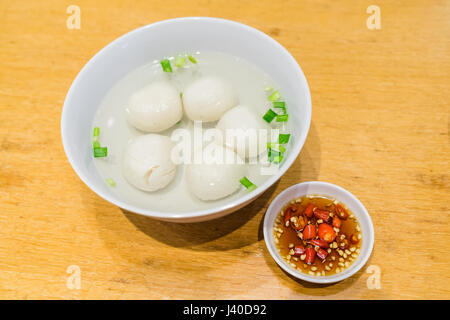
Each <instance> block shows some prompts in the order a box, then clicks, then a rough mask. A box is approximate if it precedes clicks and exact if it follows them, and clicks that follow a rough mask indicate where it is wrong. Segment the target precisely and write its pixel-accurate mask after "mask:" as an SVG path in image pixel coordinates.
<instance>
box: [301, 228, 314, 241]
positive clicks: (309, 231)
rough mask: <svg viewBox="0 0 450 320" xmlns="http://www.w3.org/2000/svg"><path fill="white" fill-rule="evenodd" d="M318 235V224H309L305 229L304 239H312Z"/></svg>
mask: <svg viewBox="0 0 450 320" xmlns="http://www.w3.org/2000/svg"><path fill="white" fill-rule="evenodd" d="M315 237H316V226H313V225H312V224H309V225H307V226H306V227H305V229H303V240H310V239H314V238H315Z"/></svg>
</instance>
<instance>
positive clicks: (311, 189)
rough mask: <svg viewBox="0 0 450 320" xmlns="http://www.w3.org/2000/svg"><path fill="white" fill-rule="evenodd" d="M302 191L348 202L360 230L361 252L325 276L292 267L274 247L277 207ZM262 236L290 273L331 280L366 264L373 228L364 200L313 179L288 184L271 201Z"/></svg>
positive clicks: (273, 254) (343, 276)
mask: <svg viewBox="0 0 450 320" xmlns="http://www.w3.org/2000/svg"><path fill="white" fill-rule="evenodd" d="M305 195H321V196H326V197H329V198H332V199H336V200H338V201H340V202H342V203H343V204H345V206H347V208H348V209H350V210H351V211H352V212H353V214H354V215H355V216H356V218H357V219H358V222H359V224H360V226H361V232H362V246H361V252H360V254H359V256H358V258H357V259H356V260H355V261H354V262H353V264H352V265H351V266H350V267H348V268H347V269H345V270H344V271H343V272H340V273H338V274H335V275H331V276H325V277H322V276H311V275H308V274H305V273H303V272H300V271H298V270H295V269H294V268H292V267H291V266H290V265H289V264H288V263H287V262H286V261H285V260H284V259H283V258H282V257H281V255H280V253H279V252H278V250H277V248H276V247H275V243H274V241H273V239H274V237H273V225H274V222H275V218H276V217H277V215H278V213H279V212H280V210H281V209H282V208H283V207H284V206H285V205H286V204H287V203H288V202H290V201H291V200H293V199H295V198H298V197H301V196H305ZM264 239H265V241H266V246H267V249H268V250H269V252H270V254H271V255H272V257H273V258H274V259H275V261H276V263H277V264H278V265H279V266H280V267H281V268H282V269H283V270H284V271H286V272H287V273H289V274H290V275H292V276H294V277H296V278H299V279H302V280H305V281H308V282H314V283H333V282H338V281H341V280H344V279H346V278H348V277H350V276H352V275H353V274H355V273H356V272H358V270H359V269H361V268H362V267H363V266H364V265H365V264H366V262H367V260H368V259H369V257H370V254H371V253H372V249H373V242H374V230H373V225H372V220H371V219H370V216H369V213H368V212H367V210H366V208H365V207H364V206H363V204H362V203H361V202H360V201H359V200H358V199H357V198H356V197H355V196H354V195H353V194H351V193H350V192H348V191H346V190H344V189H342V188H341V187H338V186H336V185H334V184H331V183H327V182H319V181H312V182H303V183H299V184H296V185H293V186H292V187H289V188H287V189H286V190H284V191H283V192H281V193H280V194H279V195H278V196H277V197H276V198H275V199H274V200H273V201H272V203H271V204H270V206H269V208H268V209H267V212H266V216H265V217H264Z"/></svg>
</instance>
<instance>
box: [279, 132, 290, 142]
mask: <svg viewBox="0 0 450 320" xmlns="http://www.w3.org/2000/svg"><path fill="white" fill-rule="evenodd" d="M290 137H291V135H290V134H289V133H286V134H284V133H280V135H279V136H278V143H279V144H285V143H288V142H289V138H290Z"/></svg>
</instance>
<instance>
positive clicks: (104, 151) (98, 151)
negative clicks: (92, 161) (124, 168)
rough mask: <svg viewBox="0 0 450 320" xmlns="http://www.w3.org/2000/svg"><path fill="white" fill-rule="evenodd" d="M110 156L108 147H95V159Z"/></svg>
mask: <svg viewBox="0 0 450 320" xmlns="http://www.w3.org/2000/svg"><path fill="white" fill-rule="evenodd" d="M107 155H108V148H107V147H103V148H101V147H97V148H95V147H94V157H95V158H103V157H106V156H107Z"/></svg>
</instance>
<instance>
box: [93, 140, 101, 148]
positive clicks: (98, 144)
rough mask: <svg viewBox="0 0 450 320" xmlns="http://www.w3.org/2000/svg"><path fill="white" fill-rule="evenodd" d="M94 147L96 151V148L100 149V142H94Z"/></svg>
mask: <svg viewBox="0 0 450 320" xmlns="http://www.w3.org/2000/svg"><path fill="white" fill-rule="evenodd" d="M93 146H94V149H95V148H100V142H98V141H97V140H96V141H94V143H93Z"/></svg>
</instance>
